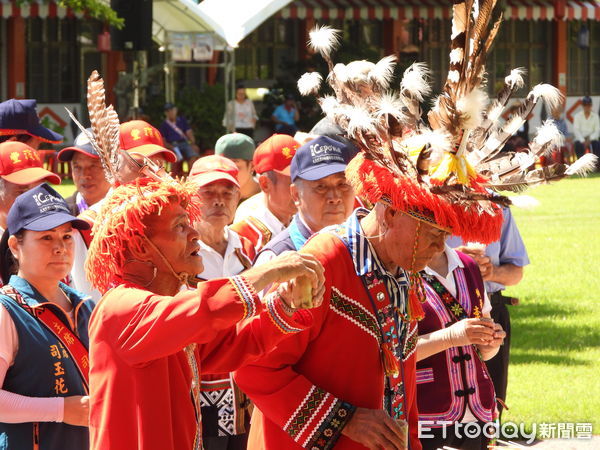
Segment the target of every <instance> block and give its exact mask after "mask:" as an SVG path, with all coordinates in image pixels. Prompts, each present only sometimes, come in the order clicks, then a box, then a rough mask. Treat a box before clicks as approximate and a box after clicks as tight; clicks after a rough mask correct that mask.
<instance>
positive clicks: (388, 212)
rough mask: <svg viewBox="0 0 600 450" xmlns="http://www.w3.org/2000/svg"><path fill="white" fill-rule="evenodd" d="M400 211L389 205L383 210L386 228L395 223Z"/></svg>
mask: <svg viewBox="0 0 600 450" xmlns="http://www.w3.org/2000/svg"><path fill="white" fill-rule="evenodd" d="M397 213H398V212H397V211H396V210H395V209H393V208H390V207H389V206H388V207H387V208H385V210H384V211H383V224H382V225H384V226H385V227H386V228H390V227H391V226H392V224H393V223H394V218H395V217H396V214H397Z"/></svg>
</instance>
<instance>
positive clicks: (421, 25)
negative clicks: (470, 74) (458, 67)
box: [407, 19, 452, 93]
mask: <svg viewBox="0 0 600 450" xmlns="http://www.w3.org/2000/svg"><path fill="white" fill-rule="evenodd" d="M407 27H408V28H409V32H410V36H412V43H413V44H414V45H417V46H419V47H420V48H421V51H420V54H419V55H418V58H417V61H416V62H423V61H424V62H425V63H427V67H428V68H429V70H430V72H431V84H432V86H431V87H432V90H433V92H434V93H439V92H441V90H442V87H443V85H444V83H445V82H446V77H447V76H448V64H449V54H450V31H451V29H452V23H451V21H450V20H449V19H446V20H444V19H429V20H413V21H412V22H410V23H409V24H407ZM410 62H411V63H412V62H415V61H410Z"/></svg>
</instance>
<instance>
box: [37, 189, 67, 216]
mask: <svg viewBox="0 0 600 450" xmlns="http://www.w3.org/2000/svg"><path fill="white" fill-rule="evenodd" d="M31 197H32V198H33V200H34V201H35V204H36V205H37V206H38V207H39V209H40V212H41V213H43V212H46V211H57V210H61V211H65V212H67V213H69V209H68V208H67V207H65V201H64V200H63V199H62V198H59V197H56V196H54V195H52V194H51V193H47V192H37V193H34V194H33V195H32V196H31Z"/></svg>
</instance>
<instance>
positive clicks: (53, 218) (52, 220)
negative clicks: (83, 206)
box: [6, 183, 90, 235]
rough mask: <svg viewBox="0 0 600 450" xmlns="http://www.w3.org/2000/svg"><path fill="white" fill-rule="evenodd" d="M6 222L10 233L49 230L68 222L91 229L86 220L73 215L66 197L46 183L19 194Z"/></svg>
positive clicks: (80, 228) (74, 226) (76, 226)
mask: <svg viewBox="0 0 600 450" xmlns="http://www.w3.org/2000/svg"><path fill="white" fill-rule="evenodd" d="M6 222H7V224H8V233H9V234H10V235H13V234H15V233H18V232H19V231H21V230H31V231H47V230H51V229H53V228H56V227H58V226H61V225H63V224H65V223H67V222H71V224H72V225H73V228H77V229H78V230H89V229H90V224H89V223H87V222H86V221H85V220H81V219H78V218H77V217H75V216H72V215H71V212H70V211H69V207H68V206H67V202H65V199H64V198H62V197H61V195H60V194H59V193H58V192H56V191H55V190H54V189H52V188H51V187H50V186H49V185H47V184H46V183H44V184H40V185H39V186H37V187H35V188H33V189H29V190H28V191H27V192H24V193H22V194H21V195H19V196H18V197H17V198H16V199H15V202H14V203H13V205H12V206H11V208H10V210H9V211H8V216H7V218H6Z"/></svg>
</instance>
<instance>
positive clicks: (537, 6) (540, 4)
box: [280, 0, 600, 20]
mask: <svg viewBox="0 0 600 450" xmlns="http://www.w3.org/2000/svg"><path fill="white" fill-rule="evenodd" d="M554 4H555V2H554V1H553V0H508V1H507V2H506V4H505V8H504V18H505V19H513V20H554V19H557V18H558V16H557V14H560V15H561V16H562V15H563V14H562V13H561V12H557V11H556V9H555V7H554ZM280 14H281V17H282V18H284V19H316V20H319V19H322V20H331V19H345V20H383V19H447V18H450V17H451V14H452V4H451V2H450V1H447V0H402V1H394V0H295V1H293V2H292V3H290V4H289V5H288V6H287V7H285V8H283V9H282V10H281V13H280ZM562 18H563V19H565V20H587V19H590V20H600V0H587V1H575V0H569V1H568V2H566V8H564V16H563V17H562Z"/></svg>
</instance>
